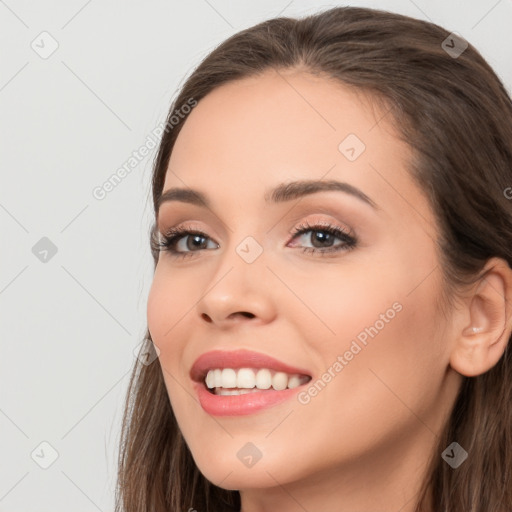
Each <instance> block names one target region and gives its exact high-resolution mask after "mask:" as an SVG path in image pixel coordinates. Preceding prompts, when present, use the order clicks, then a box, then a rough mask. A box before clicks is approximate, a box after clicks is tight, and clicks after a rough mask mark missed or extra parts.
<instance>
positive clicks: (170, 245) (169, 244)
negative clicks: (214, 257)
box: [153, 222, 358, 258]
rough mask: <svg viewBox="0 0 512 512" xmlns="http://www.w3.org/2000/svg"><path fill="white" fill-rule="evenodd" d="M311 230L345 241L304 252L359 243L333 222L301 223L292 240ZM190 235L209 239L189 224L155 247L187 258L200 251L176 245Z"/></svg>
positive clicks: (323, 252) (347, 248) (327, 250)
mask: <svg viewBox="0 0 512 512" xmlns="http://www.w3.org/2000/svg"><path fill="white" fill-rule="evenodd" d="M309 231H316V232H321V233H329V234H330V235H333V236H335V237H336V238H339V239H340V240H342V241H343V242H344V243H343V244H340V245H337V246H335V247H326V248H325V249H316V248H313V247H303V249H302V252H303V253H318V254H319V255H320V256H325V255H326V254H328V253H337V252H341V251H350V250H352V249H354V248H355V247H356V246H357V244H358V239H357V238H356V237H354V236H352V235H349V234H348V233H346V232H345V231H344V230H343V229H341V228H339V227H337V226H333V225H331V224H326V225H324V224H314V225H310V224H308V223H307V222H305V223H304V224H300V225H299V226H297V227H296V228H295V229H294V230H293V231H292V232H291V233H290V235H291V236H292V240H294V239H295V238H298V237H299V236H300V235H303V234H304V233H308V232H309ZM188 235H196V236H200V237H202V238H206V239H209V237H208V236H207V235H206V234H205V233H202V232H201V231H197V230H194V229H189V228H188V227H187V226H183V227H178V228H170V229H168V230H167V232H166V233H165V235H162V237H163V240H162V241H154V242H153V248H154V249H155V250H157V251H165V252H168V253H170V254H171V255H172V256H173V257H176V258H186V257H190V256H193V255H194V253H197V252H200V251H186V252H181V251H177V250H176V249H175V248H174V246H175V245H176V243H177V242H178V241H179V240H180V239H181V238H183V237H185V236H188Z"/></svg>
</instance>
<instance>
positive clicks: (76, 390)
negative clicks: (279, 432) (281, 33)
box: [0, 0, 512, 512]
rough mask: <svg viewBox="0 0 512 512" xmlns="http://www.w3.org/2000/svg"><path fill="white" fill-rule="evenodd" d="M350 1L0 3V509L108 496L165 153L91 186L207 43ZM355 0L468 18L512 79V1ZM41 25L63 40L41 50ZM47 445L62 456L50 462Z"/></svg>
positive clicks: (79, 504)
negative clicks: (99, 194) (111, 181)
mask: <svg viewBox="0 0 512 512" xmlns="http://www.w3.org/2000/svg"><path fill="white" fill-rule="evenodd" d="M343 4H344V3H343V2H331V3H323V2H313V1H309V2H308V1H300V0H293V1H290V0H279V1H273V2H271V1H270V0H265V1H259V2H256V1H255V2H249V1H238V2H233V1H227V0H190V1H188V2H185V1H182V2H177V1H167V2H164V1H156V0H151V1H146V2H143V1H139V2H137V1H133V0H131V1H124V2H122V1H120V0H118V1H115V0H107V1H101V2H100V1H99V0H89V1H83V0H73V1H67V2H64V1H57V0H55V1H39V2H29V1H28V0H6V1H5V2H3V1H0V48H1V53H0V128H1V132H0V155H1V160H0V176H1V182H0V183H1V186H0V229H1V232H0V233H1V244H2V245H1V251H0V461H1V462H0V511H3V512H32V511H38V512H43V511H48V512H49V511H51V512H69V511H70V510H73V511H75V512H79V511H87V512H89V511H93V512H94V511H97V510H100V511H104V512H107V511H111V510H113V503H114V501H113V491H114V485H115V473H116V457H117V442H118V438H119V426H120V419H121V413H122V406H123V398H124V394H125V391H126V387H127V384H128V377H129V374H130V369H131V367H132V365H133V363H134V358H135V355H134V349H136V347H137V345H139V344H140V343H141V341H142V339H143V335H144V333H145V328H146V298H147V294H148V292H149V288H150V285H151V277H152V260H151V256H150V251H149V244H148V231H149V226H150V224H151V202H150V193H151V192H150V176H151V163H152V159H153V156H154V152H155V151H156V150H152V151H151V153H150V155H148V156H147V157H145V158H144V159H143V160H142V161H141V162H140V163H139V164H138V165H137V166H136V167H135V168H133V170H132V171H131V172H130V173H129V174H128V175H127V176H126V177H125V178H124V180H123V181H122V182H121V183H120V184H119V185H118V186H117V187H115V189H113V190H112V191H110V192H109V193H108V194H107V195H106V197H105V198H104V199H102V200H98V199H96V198H95V197H94V196H93V193H92V192H93V189H94V188H95V187H98V186H101V185H102V184H103V183H104V182H105V181H106V180H108V178H109V177H110V176H111V175H112V174H113V173H114V172H115V171H116V170H117V169H118V168H119V167H121V166H122V165H123V164H124V163H126V162H127V160H128V159H129V158H130V156H131V155H132V152H133V151H135V150H137V149H138V148H139V147H140V146H142V145H143V144H144V142H145V141H146V140H147V136H148V135H149V134H151V132H152V130H154V128H155V127H156V126H157V125H158V124H159V123H161V122H163V121H164V120H165V116H166V113H167V110H168V108H169V105H170V102H171V99H172V98H173V97H174V95H175V93H176V90H177V88H178V86H179V85H180V84H181V83H182V82H183V80H184V78H185V77H186V76H187V75H188V74H189V73H190V72H191V71H192V69H193V68H194V67H195V66H196V65H197V64H198V63H199V61H200V60H201V59H202V58H203V57H204V56H205V55H206V54H207V53H208V52H209V51H210V50H211V49H213V47H214V46H215V45H217V44H218V43H220V42H221V41H222V40H224V39H226V38H227V37H228V36H230V35H231V34H233V33H235V32H237V31H239V30H241V29H243V28H246V27H249V26H251V25H253V24H255V23H257V22H259V21H262V20H264V19H267V18H270V17H275V16H277V15H280V14H282V15H289V16H300V15H304V14H309V13H313V12H316V11H318V10H320V9H324V8H327V7H330V6H334V5H343ZM351 5H360V6H368V7H377V8H381V9H386V10H390V11H395V12H399V13H402V14H406V15H410V16H413V17H416V18H420V19H426V20H430V21H433V22H434V23H437V24H440V25H442V26H444V27H445V28H447V29H448V30H450V31H455V32H458V33H459V34H461V35H462V36H463V37H464V38H465V39H467V40H468V41H470V42H471V43H473V44H474V45H475V46H476V47H477V48H478V49H479V50H480V51H481V53H482V54H483V56H484V57H485V58H487V60H488V61H489V63H490V64H491V65H492V66H493V67H494V69H495V70H496V72H497V73H498V74H499V75H500V77H501V78H502V80H503V81H504V82H505V84H506V86H507V88H508V90H509V91H510V88H511V84H512V36H511V31H510V26H511V22H512V2H511V0H500V1H496V0H489V1H487V0H485V1H484V0H473V1H470V2H468V1H462V0H459V1H453V2H450V3H448V2H446V1H445V0H437V1H430V2H429V1H427V0H414V1H413V0H395V1H391V0H390V1H373V2H371V1H367V2H351ZM44 31H46V32H48V33H49V34H50V35H51V38H53V39H54V40H55V41H56V42H57V43H58V48H57V50H56V51H55V52H54V53H53V54H52V55H50V56H49V57H47V58H42V57H41V52H43V51H49V50H50V49H51V42H52V40H51V38H50V36H40V34H41V32H44ZM31 45H34V46H35V47H36V48H38V52H39V53H38V52H36V51H35V50H34V49H33V48H32V47H31ZM43 237H47V238H48V239H49V240H51V242H52V243H53V244H54V245H55V246H56V248H57V253H56V254H55V255H53V256H51V252H50V253H48V255H47V256H46V258H47V261H46V262H43V261H41V260H40V259H39V258H38V257H36V255H35V254H34V252H33V250H32V248H33V247H34V246H35V245H36V244H37V243H38V242H39V241H40V239H41V238H43ZM40 243H43V244H44V243H45V242H40ZM36 247H39V246H36ZM43 249H44V248H43ZM39 250H42V249H41V248H39ZM36 252H37V251H36ZM39 257H42V258H44V253H40V255H39ZM42 442H46V443H49V445H51V447H53V449H54V450H56V452H57V453H58V457H57V458H56V460H55V461H54V462H53V463H52V464H51V465H50V466H49V467H48V468H47V469H43V468H42V467H41V464H43V465H45V464H49V463H50V462H52V460H53V459H52V448H50V446H48V445H47V444H43V445H41V443H42Z"/></svg>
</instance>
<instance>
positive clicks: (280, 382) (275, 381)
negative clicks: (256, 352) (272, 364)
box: [272, 372, 288, 391]
mask: <svg viewBox="0 0 512 512" xmlns="http://www.w3.org/2000/svg"><path fill="white" fill-rule="evenodd" d="M286 386H288V375H286V373H283V372H277V373H276V374H274V376H273V377H272V387H273V388H274V389H275V390H277V391H281V390H282V389H286Z"/></svg>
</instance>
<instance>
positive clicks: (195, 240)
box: [188, 235, 205, 249]
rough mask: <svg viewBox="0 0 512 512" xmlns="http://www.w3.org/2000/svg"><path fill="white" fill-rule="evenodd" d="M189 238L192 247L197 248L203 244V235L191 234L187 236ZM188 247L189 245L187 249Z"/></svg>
mask: <svg viewBox="0 0 512 512" xmlns="http://www.w3.org/2000/svg"><path fill="white" fill-rule="evenodd" d="M189 240H193V242H192V244H191V245H192V248H198V247H200V246H201V245H203V244H204V240H205V237H204V236H201V235H192V236H189ZM190 248H191V247H188V249H190Z"/></svg>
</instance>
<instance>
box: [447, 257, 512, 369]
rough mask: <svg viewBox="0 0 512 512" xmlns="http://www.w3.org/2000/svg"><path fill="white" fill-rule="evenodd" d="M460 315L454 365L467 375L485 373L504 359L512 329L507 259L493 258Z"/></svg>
mask: <svg viewBox="0 0 512 512" xmlns="http://www.w3.org/2000/svg"><path fill="white" fill-rule="evenodd" d="M456 314H457V315H459V317H458V318H460V319H459V321H458V322H457V323H456V324H457V325H459V326H460V328H459V331H458V332H457V331H456V339H455V340H454V344H453V349H452V352H451V355H450V366H451V367H452V368H453V369H454V370H455V371H457V372H458V373H460V374H462V375H465V376H467V377H475V376H477V375H481V374H482V373H485V372H486V371H488V370H490V369H491V368H492V367H493V366H494V365H495V364H496V363H497V362H498V361H499V360H500V358H501V356H502V355H503V353H504V351H505V348H506V347H507V344H508V341H509V337H510V333H511V331H512V270H511V269H510V267H509V266H508V264H507V262H506V261H505V260H503V259H501V258H491V259H489V261H488V262H487V263H486V265H485V267H484V270H483V273H482V276H481V277H480V279H479V280H478V282H477V283H475V284H474V285H473V287H472V290H471V292H470V294H469V295H468V296H467V297H466V299H465V301H464V308H462V309H461V310H460V311H457V313H456ZM511 350H512V347H511Z"/></svg>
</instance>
